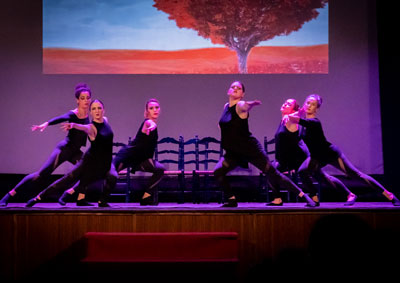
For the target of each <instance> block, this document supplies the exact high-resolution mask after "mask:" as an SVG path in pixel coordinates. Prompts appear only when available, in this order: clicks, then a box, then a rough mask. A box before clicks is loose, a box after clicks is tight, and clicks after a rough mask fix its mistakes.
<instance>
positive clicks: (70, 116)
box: [48, 111, 90, 149]
mask: <svg viewBox="0 0 400 283" xmlns="http://www.w3.org/2000/svg"><path fill="white" fill-rule="evenodd" d="M62 122H69V123H76V124H82V125H87V124H89V123H90V120H89V117H86V118H83V119H79V118H78V116H76V114H75V113H74V112H72V111H68V112H67V113H65V114H64V115H61V116H58V117H55V118H53V119H51V120H50V121H48V123H49V125H56V124H59V123H62ZM86 139H87V134H86V133H85V132H83V131H79V130H77V129H71V130H69V131H68V135H67V136H66V137H65V139H64V140H63V141H61V142H60V143H59V144H58V146H59V147H60V146H70V147H73V148H77V149H79V148H80V147H82V146H85V145H86Z"/></svg>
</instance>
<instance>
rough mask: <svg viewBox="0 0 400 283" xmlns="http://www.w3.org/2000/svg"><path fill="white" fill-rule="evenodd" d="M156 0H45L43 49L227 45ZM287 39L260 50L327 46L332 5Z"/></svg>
mask: <svg viewBox="0 0 400 283" xmlns="http://www.w3.org/2000/svg"><path fill="white" fill-rule="evenodd" d="M153 4H154V3H153V1H152V0H135V1H132V0H43V47H45V48H46V47H64V48H78V49H136V50H181V49H197V48H209V47H224V46H223V45H215V44H212V43H211V41H210V40H208V39H205V38H203V37H200V36H198V35H197V32H196V31H194V30H190V29H180V28H178V27H177V26H176V24H175V21H172V20H169V19H168V15H167V14H166V13H164V12H162V11H158V10H157V9H156V8H154V7H153V6H152V5H153ZM318 11H319V13H320V15H319V16H318V17H317V18H316V19H314V20H311V21H309V22H307V23H305V24H304V25H303V27H302V28H301V29H300V30H299V31H296V32H292V33H291V34H290V35H288V36H277V37H275V38H273V39H272V40H269V41H264V42H261V43H260V44H259V45H258V46H307V45H316V44H328V38H329V32H328V5H326V6H325V8H323V9H319V10H318Z"/></svg>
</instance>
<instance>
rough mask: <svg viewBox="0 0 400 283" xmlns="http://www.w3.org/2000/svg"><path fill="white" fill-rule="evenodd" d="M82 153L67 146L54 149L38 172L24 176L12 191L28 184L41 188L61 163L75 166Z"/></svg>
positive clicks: (16, 190)
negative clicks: (67, 162)
mask: <svg viewBox="0 0 400 283" xmlns="http://www.w3.org/2000/svg"><path fill="white" fill-rule="evenodd" d="M82 155H83V153H82V151H81V150H80V149H76V148H72V147H69V146H59V147H56V148H55V149H54V151H53V153H52V154H51V155H50V157H49V158H48V159H47V161H46V162H45V163H44V164H43V166H42V168H40V170H39V171H37V172H34V173H32V174H29V175H27V176H25V177H24V178H23V179H22V180H21V181H20V182H19V183H18V184H17V185H16V186H15V187H14V189H13V190H14V191H15V192H18V191H19V190H20V189H21V187H23V186H25V185H28V184H35V185H36V186H38V187H39V186H43V184H44V181H45V180H46V179H48V178H49V177H50V175H51V174H52V173H53V172H54V170H56V169H57V167H58V166H60V165H61V164H62V163H64V162H66V161H69V162H70V163H72V164H76V163H77V162H78V161H79V160H80V159H81V158H82Z"/></svg>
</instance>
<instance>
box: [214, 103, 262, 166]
mask: <svg viewBox="0 0 400 283" xmlns="http://www.w3.org/2000/svg"><path fill="white" fill-rule="evenodd" d="M219 127H220V128H221V145H222V148H223V149H224V150H225V151H226V154H225V157H226V158H232V159H235V160H237V161H239V162H240V161H241V162H242V164H241V165H240V166H242V167H244V163H247V162H248V161H249V160H251V159H253V158H257V157H259V156H260V153H261V154H264V153H263V149H262V147H261V145H260V143H259V142H258V141H257V139H256V138H255V137H254V136H253V135H252V134H251V132H250V131H249V122H248V117H247V118H245V119H242V118H240V117H239V115H238V114H237V113H236V104H235V105H233V106H231V107H229V104H227V105H226V106H225V108H224V111H223V112H222V116H221V118H220V120H219Z"/></svg>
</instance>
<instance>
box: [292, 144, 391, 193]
mask: <svg viewBox="0 0 400 283" xmlns="http://www.w3.org/2000/svg"><path fill="white" fill-rule="evenodd" d="M332 150H333V149H332ZM335 151H337V153H338V156H339V157H338V158H337V159H336V160H331V161H330V162H328V164H330V165H332V166H334V167H335V168H337V169H339V170H340V171H342V172H343V173H345V174H346V175H347V176H349V177H351V178H353V179H356V180H359V181H361V182H363V183H365V184H367V185H368V186H369V187H371V188H373V189H374V190H377V191H379V192H381V193H383V192H384V191H386V189H385V188H384V187H383V186H382V185H381V184H379V183H378V182H377V181H376V180H375V179H374V178H372V177H371V176H368V175H367V174H365V173H363V172H361V171H360V170H358V169H357V168H356V167H354V165H353V164H352V163H351V162H350V161H349V160H348V159H347V158H346V156H345V155H344V154H343V153H341V152H340V151H339V150H337V149H335ZM324 166H325V165H322V164H321V163H320V162H319V161H318V160H316V159H313V158H311V157H308V158H307V159H306V160H305V161H304V162H303V164H302V165H301V166H300V168H299V171H298V172H299V176H300V178H301V180H302V182H303V184H304V187H305V189H306V190H307V192H309V193H310V195H311V196H314V195H316V194H317V189H316V188H315V186H314V185H313V183H312V179H311V176H313V175H314V173H315V172H319V171H321V169H322V168H323V167H324ZM318 176H319V177H318ZM314 177H316V179H317V180H318V181H319V182H323V183H325V184H328V185H330V186H332V187H334V188H340V189H342V190H344V191H345V192H346V193H347V194H351V191H350V190H349V189H348V188H347V187H346V186H345V185H344V184H343V183H342V182H341V181H340V180H339V179H337V178H335V177H333V176H330V175H328V174H326V173H325V172H323V174H318V175H314Z"/></svg>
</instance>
